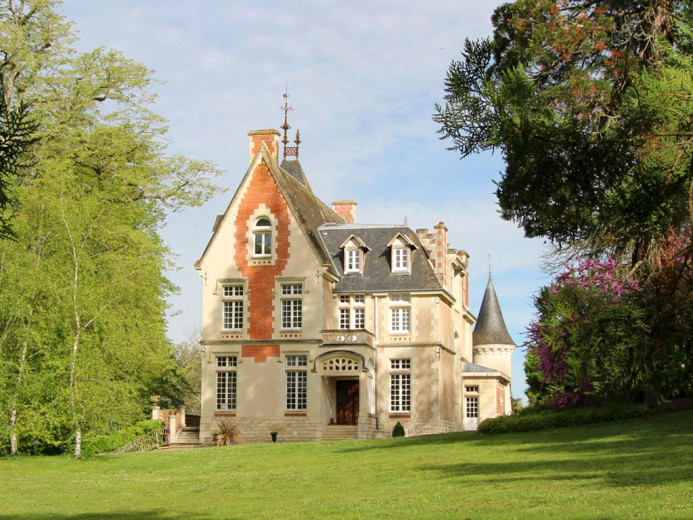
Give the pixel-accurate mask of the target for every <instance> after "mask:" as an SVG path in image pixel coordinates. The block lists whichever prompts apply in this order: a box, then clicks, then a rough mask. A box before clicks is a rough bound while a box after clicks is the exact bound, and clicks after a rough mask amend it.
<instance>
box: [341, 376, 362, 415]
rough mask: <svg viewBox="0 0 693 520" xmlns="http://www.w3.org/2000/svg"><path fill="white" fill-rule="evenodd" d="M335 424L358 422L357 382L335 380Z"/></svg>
mask: <svg viewBox="0 0 693 520" xmlns="http://www.w3.org/2000/svg"><path fill="white" fill-rule="evenodd" d="M336 383H337V424H351V425H355V424H358V420H359V382H358V381H340V380H337V381H336Z"/></svg>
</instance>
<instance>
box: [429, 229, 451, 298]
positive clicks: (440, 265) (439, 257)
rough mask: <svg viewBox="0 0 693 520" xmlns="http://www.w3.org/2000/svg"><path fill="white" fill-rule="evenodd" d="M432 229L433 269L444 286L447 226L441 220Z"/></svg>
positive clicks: (445, 281)
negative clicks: (433, 231) (433, 235)
mask: <svg viewBox="0 0 693 520" xmlns="http://www.w3.org/2000/svg"><path fill="white" fill-rule="evenodd" d="M433 229H434V230H435V243H434V245H433V251H432V252H433V270H434V271H435V273H436V275H438V279H439V280H440V282H441V283H442V284H443V287H446V286H447V285H446V284H447V280H446V276H445V275H446V271H445V268H446V265H445V263H446V261H447V258H446V255H447V252H448V227H447V226H446V225H445V223H444V222H443V221H440V222H438V224H436V225H435V226H433Z"/></svg>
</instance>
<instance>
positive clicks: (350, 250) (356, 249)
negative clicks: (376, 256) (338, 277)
mask: <svg viewBox="0 0 693 520" xmlns="http://www.w3.org/2000/svg"><path fill="white" fill-rule="evenodd" d="M340 247H341V249H342V253H343V258H344V267H343V268H344V274H349V273H362V272H363V264H364V255H365V252H366V251H368V250H369V248H368V246H367V245H366V244H364V243H363V240H361V239H360V238H358V237H356V236H354V235H351V236H350V237H349V238H347V239H346V240H345V241H344V243H343V244H342V245H341V246H340Z"/></svg>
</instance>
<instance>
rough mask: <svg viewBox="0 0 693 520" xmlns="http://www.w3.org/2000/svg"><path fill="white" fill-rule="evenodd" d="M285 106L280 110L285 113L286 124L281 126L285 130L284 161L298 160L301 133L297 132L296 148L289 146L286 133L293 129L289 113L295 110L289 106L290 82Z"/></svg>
mask: <svg viewBox="0 0 693 520" xmlns="http://www.w3.org/2000/svg"><path fill="white" fill-rule="evenodd" d="M283 97H284V106H283V107H281V108H280V110H282V111H284V124H283V125H282V126H280V127H279V128H281V129H282V130H284V139H282V143H283V144H284V159H286V158H287V157H296V159H298V147H299V145H300V144H301V132H300V130H296V139H294V143H295V144H296V146H287V145H288V144H289V138H288V137H287V136H286V133H287V132H288V131H289V129H290V128H291V125H289V122H288V116H289V112H290V111H291V110H293V108H292V107H291V106H289V82H288V81H287V82H286V87H285V90H284V94H283Z"/></svg>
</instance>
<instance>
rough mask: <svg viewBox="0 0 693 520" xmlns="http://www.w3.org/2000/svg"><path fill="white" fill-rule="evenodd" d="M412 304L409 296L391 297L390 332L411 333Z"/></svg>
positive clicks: (394, 295) (398, 295)
mask: <svg viewBox="0 0 693 520" xmlns="http://www.w3.org/2000/svg"><path fill="white" fill-rule="evenodd" d="M410 314H411V302H410V298H409V295H408V294H391V295H390V332H393V333H396V334H403V333H407V332H409V323H410Z"/></svg>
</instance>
